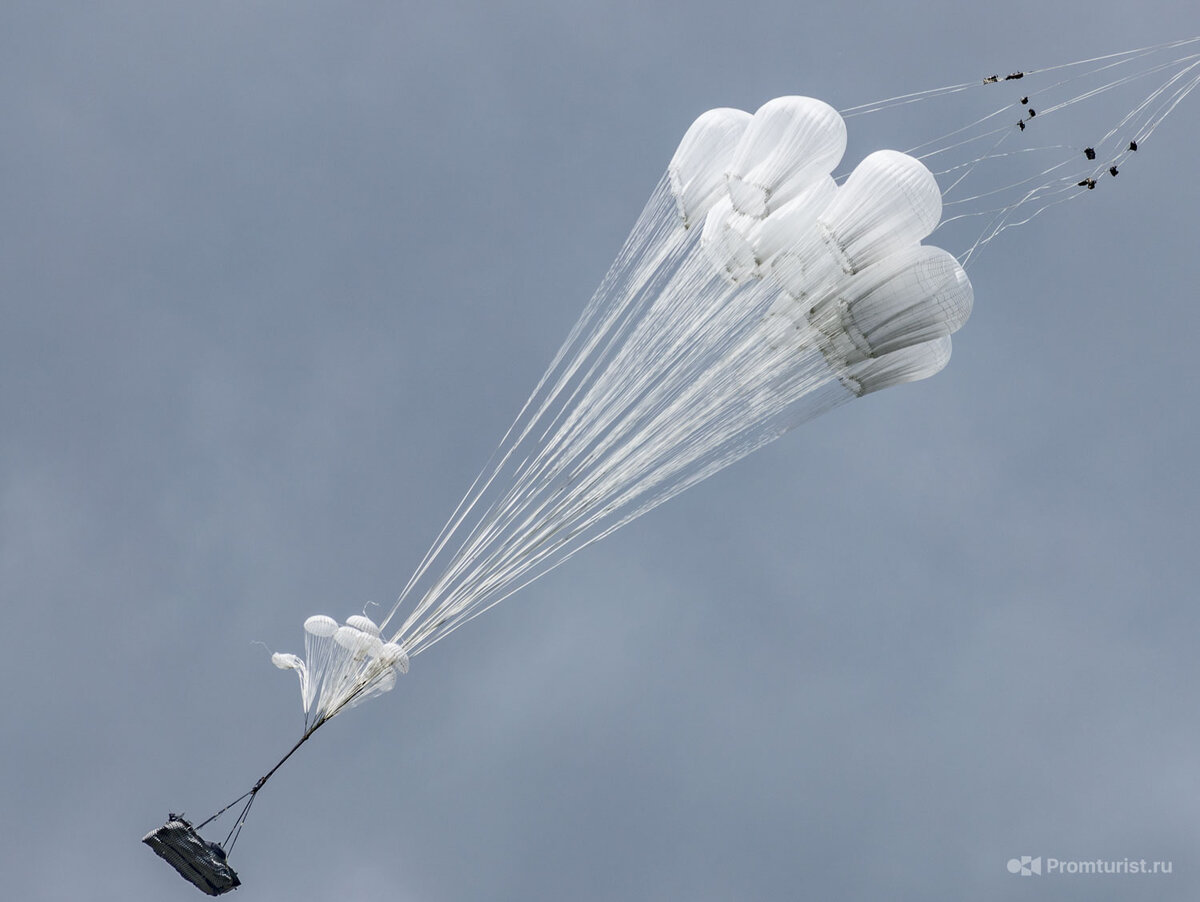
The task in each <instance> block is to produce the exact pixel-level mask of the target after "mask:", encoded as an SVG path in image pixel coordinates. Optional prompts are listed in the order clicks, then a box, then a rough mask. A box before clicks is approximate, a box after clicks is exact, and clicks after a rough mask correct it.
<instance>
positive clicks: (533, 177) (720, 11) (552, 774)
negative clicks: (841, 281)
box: [0, 0, 1200, 902]
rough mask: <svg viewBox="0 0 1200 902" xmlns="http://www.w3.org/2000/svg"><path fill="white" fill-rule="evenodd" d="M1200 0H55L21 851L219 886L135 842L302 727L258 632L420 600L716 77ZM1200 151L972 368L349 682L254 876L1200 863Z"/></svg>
mask: <svg viewBox="0 0 1200 902" xmlns="http://www.w3.org/2000/svg"><path fill="white" fill-rule="evenodd" d="M1197 34H1200V11H1198V9H1197V7H1196V4H1195V3H1194V2H1192V0H1145V2H1141V3H1138V4H1129V3H1123V4H1116V3H1111V2H1108V0H1100V2H1089V3H1075V2H1056V3H1046V2H1045V0H1004V2H993V3H986V4H963V3H961V2H957V0H920V2H914V3H895V2H882V0H862V2H859V3H854V4H832V3H821V4H817V3H804V2H794V0H793V2H786V3H784V2H766V0H762V2H760V0H745V2H741V3H722V4H717V3H711V2H708V0H698V2H688V3H684V2H656V0H641V2H633V0H630V2H616V3H582V2H562V0H559V2H549V0H546V2H522V3H474V4H473V3H465V2H438V3H421V4H414V3H409V2H374V3H365V2H364V3H341V4H314V3H308V2H286V3H285V2H252V0H251V2H221V3H186V4H185V3H122V2H110V3H96V2H78V3H56V2H21V0H6V2H5V3H3V4H2V5H0V123H2V124H0V192H2V194H0V298H2V303H3V325H2V328H0V596H2V599H3V616H4V618H5V630H4V637H5V642H4V645H5V647H4V650H3V654H2V655H0V679H2V680H3V685H5V686H7V687H8V690H7V693H6V698H7V700H8V701H7V703H6V706H5V707H6V711H7V713H6V716H5V717H4V719H3V728H2V729H3V742H2V743H0V812H2V813H0V817H2V818H3V822H4V836H5V840H4V843H3V844H2V846H0V863H2V865H3V873H4V886H5V889H4V895H5V897H6V898H10V899H18V900H41V899H46V900H63V899H87V900H95V902H101V900H118V899H119V900H128V899H138V900H141V899H147V900H148V899H154V900H169V899H181V900H182V899H194V898H198V895H197V893H196V891H195V890H194V889H192V888H191V887H190V886H188V885H187V884H186V883H184V882H183V881H182V880H180V879H179V877H178V876H177V875H176V874H175V873H174V872H172V871H171V870H170V869H169V868H168V867H167V866H166V865H165V864H163V863H162V862H160V861H158V860H157V859H156V858H155V857H154V856H153V855H152V853H151V852H150V851H149V850H148V849H146V848H145V847H143V846H142V845H140V843H139V839H140V837H141V836H142V835H143V834H144V833H145V832H146V831H147V830H149V829H151V828H153V827H155V826H157V825H158V824H160V823H161V822H162V819H163V817H164V816H165V815H166V813H167V811H168V809H170V810H175V811H180V810H182V811H185V812H186V813H187V814H188V815H190V816H195V817H197V818H202V817H203V816H206V815H207V814H209V813H211V812H212V811H214V810H216V809H217V808H218V807H219V806H220V805H221V804H223V803H224V802H226V801H229V800H230V799H231V798H233V797H234V796H236V795H238V794H240V793H241V792H243V791H244V790H245V789H247V788H249V786H250V784H251V783H253V781H254V780H255V779H256V778H257V777H258V776H260V775H261V773H262V772H263V771H264V770H265V769H266V768H267V767H268V766H269V765H270V764H271V763H273V761H274V760H275V758H276V757H277V756H278V755H279V754H281V753H282V752H283V751H284V750H285V749H286V748H287V747H288V746H289V745H290V744H291V743H292V741H293V740H294V738H295V737H296V736H297V735H298V733H299V730H300V726H301V715H300V710H299V700H298V693H297V692H296V685H295V680H294V678H293V677H291V676H290V675H287V674H282V673H280V672H278V671H276V670H274V669H273V668H272V667H271V666H270V662H269V659H268V655H267V652H266V651H265V650H264V648H263V646H262V645H257V644H254V643H255V642H262V643H265V644H266V645H268V646H270V647H271V648H272V649H276V650H284V651H286V650H301V649H300V646H301V644H302V643H301V638H302V633H301V623H302V622H303V620H304V618H305V617H307V616H308V615H309V614H312V613H316V612H327V613H330V614H333V615H334V616H337V617H339V618H343V617H345V616H347V615H349V614H352V613H356V612H358V611H360V610H361V609H362V607H363V605H364V604H365V603H366V602H367V601H370V600H374V601H376V602H379V603H381V604H383V605H385V606H386V605H388V604H389V603H390V601H391V600H392V599H393V598H394V597H395V596H396V594H397V593H398V592H399V590H400V588H401V587H402V586H403V584H404V582H405V581H406V580H407V578H408V575H409V574H410V572H411V570H412V568H413V567H414V566H415V565H416V563H417V561H418V560H419V559H420V557H421V555H422V554H423V553H424V551H425V549H426V548H427V547H428V545H429V543H430V541H431V540H432V538H433V536H434V534H435V533H436V531H437V530H438V529H439V528H440V526H441V524H442V522H443V521H444V519H445V517H446V516H447V515H448V514H449V512H450V510H451V509H452V507H453V505H454V503H455V502H456V501H457V499H458V497H459V496H460V495H461V493H462V492H463V490H465V488H466V487H467V485H468V483H469V481H470V480H471V478H472V477H473V476H474V475H475V473H476V472H477V470H478V469H479V467H480V466H481V465H482V463H483V461H484V460H485V459H486V458H487V455H488V454H489V453H490V451H491V449H492V447H493V446H494V444H495V442H496V440H497V439H498V437H499V436H500V434H501V433H502V432H503V429H504V428H505V426H506V425H507V423H508V421H509V419H510V418H511V416H512V414H513V413H514V412H515V411H516V409H517V408H518V407H519V406H520V404H521V402H522V401H523V400H524V398H525V397H526V395H527V393H528V391H529V389H530V388H531V387H532V386H533V384H534V382H535V380H536V378H537V376H538V375H539V374H540V372H541V370H542V367H543V366H544V364H545V363H546V362H547V361H548V360H549V359H550V357H551V355H552V354H553V352H554V351H555V349H556V348H557V347H558V344H559V342H560V341H561V339H562V338H563V336H564V335H565V334H566V332H567V329H568V328H569V326H570V324H571V323H572V322H573V320H574V318H575V316H576V314H577V313H578V311H579V310H580V309H581V308H582V306H583V304H584V302H585V301H586V299H587V297H588V296H589V295H590V294H591V292H592V290H593V288H594V287H595V285H596V284H597V283H598V282H599V280H600V277H601V276H602V275H603V273H604V271H605V269H606V267H607V265H608V263H609V262H610V261H611V259H612V257H613V255H614V253H615V252H616V250H617V248H618V247H619V245H620V243H621V241H622V240H623V238H624V235H625V234H626V231H627V230H628V228H629V226H630V225H632V223H633V221H634V219H635V217H636V215H637V213H638V211H639V210H640V209H641V205H642V203H643V201H644V199H645V197H646V196H647V194H648V193H649V191H650V188H651V187H652V186H653V185H654V183H655V181H656V179H657V178H658V176H659V175H660V173H661V172H662V171H663V169H664V168H665V165H666V162H667V160H668V159H669V158H670V155H671V153H672V151H673V149H674V147H675V144H676V143H677V141H678V139H679V137H680V136H681V135H682V134H683V132H684V130H685V129H686V128H687V126H688V124H689V123H690V122H691V120H692V119H693V118H694V117H695V116H696V115H698V114H699V113H700V112H702V111H703V110H705V109H708V108H710V107H714V106H738V107H742V108H748V109H751V110H753V109H754V108H755V107H757V106H758V105H760V104H761V103H763V102H764V101H766V100H767V99H769V98H771V97H774V96H777V95H780V94H798V93H799V94H810V95H813V96H816V97H821V98H823V99H826V100H828V101H829V102H830V103H832V104H834V105H835V106H838V107H846V106H850V105H853V104H857V103H862V102H865V101H869V100H874V99H878V98H882V97H889V96H892V95H896V94H901V93H904V92H907V91H914V90H920V89H923V88H930V87H935V86H938V85H943V84H947V83H954V82H960V81H970V80H973V79H975V78H978V77H981V76H983V75H987V74H990V73H992V72H1006V71H1011V70H1013V69H1021V68H1029V67H1038V66H1047V65H1053V64H1055V63H1060V62H1068V61H1071V60H1077V59H1082V58H1086V57H1092V56H1096V55H1099V54H1102V53H1107V52H1111V51H1116V50H1122V49H1128V48H1132V47H1138V46H1143V45H1149V44H1156V43H1159V42H1162V41H1167V40H1171V39H1174V38H1181V37H1189V36H1193V35H1197ZM922 109H925V108H922ZM954 112H955V110H954V107H953V105H952V104H950V105H948V106H947V108H946V113H945V115H946V116H947V118H948V119H949V118H952V116H953V114H954ZM1118 112H1120V111H1118ZM938 115H940V114H938ZM860 121H864V120H854V121H853V122H852V123H851V132H852V135H854V134H861V133H860V132H856V129H859V128H860V126H859V125H858V124H857V123H859V122H860ZM861 127H863V128H867V127H869V126H861ZM881 140H886V139H881ZM1197 147H1200V93H1198V94H1196V95H1193V96H1192V97H1190V98H1189V99H1188V100H1187V101H1185V102H1184V104H1182V105H1181V106H1180V107H1179V108H1178V109H1177V110H1176V112H1175V114H1174V116H1173V117H1172V118H1170V119H1168V120H1167V122H1166V123H1165V124H1164V125H1163V127H1162V128H1161V129H1159V131H1158V132H1156V133H1155V135H1154V139H1153V141H1151V142H1147V145H1146V146H1145V147H1144V148H1142V151H1141V152H1139V155H1138V158H1137V159H1136V160H1135V161H1131V163H1130V165H1129V166H1128V168H1127V171H1126V172H1125V173H1124V174H1123V176H1122V178H1121V179H1119V180H1116V181H1114V182H1112V183H1110V184H1109V185H1107V186H1106V189H1107V190H1106V191H1105V192H1103V193H1102V192H1096V197H1094V198H1092V197H1089V198H1087V203H1082V202H1081V203H1077V204H1070V205H1066V206H1063V207H1060V208H1058V209H1056V210H1054V211H1050V212H1048V213H1047V214H1046V215H1044V216H1043V217H1041V218H1040V219H1038V220H1037V221H1035V222H1034V223H1032V224H1031V225H1029V226H1028V227H1025V228H1023V229H1019V230H1015V231H1012V232H1010V233H1007V234H1006V235H1005V236H1004V239H1003V240H1002V241H998V242H996V243H995V244H994V245H993V246H992V247H991V248H989V253H988V254H987V255H985V256H984V257H983V258H982V259H981V261H980V263H979V265H978V266H977V267H975V268H974V269H973V270H972V272H971V275H972V279H973V281H974V284H975V290H976V307H975V314H974V316H973V318H972V320H971V322H970V323H969V324H968V326H967V327H966V329H965V330H964V331H963V332H962V333H960V335H959V336H957V337H956V343H955V359H954V361H953V362H952V363H951V365H950V367H949V368H948V369H947V370H946V371H945V372H944V373H942V374H940V375H939V376H938V377H937V378H935V379H932V380H929V381H927V382H924V383H921V384H919V385H916V386H905V387H902V388H900V389H895V390H891V391H888V392H883V393H881V394H878V395H874V396H872V397H870V398H867V399H865V400H863V401H860V402H856V403H854V404H851V405H848V406H847V407H845V408H843V409H840V410H838V411H836V412H834V413H833V414H831V415H829V416H827V417H825V418H823V419H820V420H817V421H815V422H813V423H811V424H809V425H808V426H806V427H804V428H802V429H800V430H798V431H796V432H794V433H792V434H790V435H789V436H787V437H785V438H784V439H782V440H781V441H778V442H776V443H774V444H773V445H771V446H770V447H768V448H767V449H765V450H764V451H761V452H759V453H758V454H756V455H754V456H753V457H751V458H749V459H747V460H746V461H744V462H742V463H740V464H739V465H737V466H736V467H733V468H731V469H730V470H727V471H725V472H723V473H721V474H720V475H718V476H717V477H715V478H714V479H712V480H710V481H708V482H707V483H705V484H703V485H701V486H699V487H697V488H696V489H693V490H692V491H690V492H688V493H686V494H685V495H683V496H681V497H680V498H678V499H676V500H674V501H673V502H671V503H670V504H669V505H666V506H664V507H663V508H661V509H659V510H657V511H655V512H654V513H652V514H650V515H649V516H647V517H645V518H643V519H641V520H638V521H637V522H635V523H634V524H632V525H630V526H629V527H627V528H625V529H624V530H622V531H621V532H619V533H617V534H615V535H614V536H612V537H611V538H609V539H608V540H606V541H605V542H603V543H601V544H599V545H596V546H593V547H592V548H590V549H589V550H588V551H587V552H585V553H584V554H582V555H580V556H579V557H577V558H575V559H574V560H572V561H571V562H570V563H569V564H568V565H567V566H565V567H562V568H560V569H559V570H557V571H555V572H554V573H553V574H551V575H550V576H549V577H547V578H546V579H544V580H542V581H541V582H539V583H536V584H535V585H533V586H531V587H529V588H528V589H526V590H524V591H523V592H522V593H520V595H518V596H516V597H514V598H512V599H510V600H509V601H506V602H505V603H504V604H503V605H501V606H500V607H498V608H496V609H495V610H494V611H492V612H490V613H489V614H488V615H486V616H485V617H483V618H480V619H478V620H476V621H474V622H472V623H471V624H470V625H469V626H468V627H467V628H464V629H462V630H460V631H459V632H457V633H455V634H454V636H453V637H452V638H451V639H450V640H448V641H446V642H444V643H441V644H440V645H438V646H437V647H436V648H435V649H434V650H433V651H432V652H431V653H429V654H427V655H422V656H421V657H420V658H418V659H417V660H416V661H415V662H414V666H413V669H412V672H411V673H410V674H409V675H408V676H407V677H405V678H404V680H403V681H402V682H401V684H400V686H399V687H398V688H397V690H396V691H395V692H393V693H391V694H390V695H388V696H385V697H383V698H382V699H379V700H377V701H373V702H371V703H370V704H368V705H366V706H364V707H362V708H359V709H357V710H354V711H352V712H350V713H348V714H347V715H345V716H344V717H341V718H339V719H338V720H337V721H336V722H335V723H334V724H331V725H330V726H329V727H328V728H327V729H326V730H323V731H322V733H321V734H320V735H318V736H317V737H316V738H315V739H314V740H313V742H312V743H310V744H309V745H308V746H306V747H305V749H304V751H303V753H302V754H301V755H299V756H297V757H296V758H295V759H294V760H293V761H292V762H290V763H289V764H288V766H287V767H286V768H285V769H284V770H282V771H280V773H279V775H278V776H277V777H276V778H275V779H274V780H273V781H272V783H271V784H270V786H269V787H268V788H267V789H266V790H265V791H264V792H263V794H262V795H261V796H260V797H259V800H258V802H257V804H256V806H255V809H254V812H253V815H252V817H251V819H250V821H249V823H248V826H247V828H246V831H245V833H244V834H243V836H242V838H241V840H240V842H239V844H238V846H237V850H236V853H235V854H234V858H233V863H234V864H235V865H236V866H237V867H238V869H239V871H240V873H241V876H242V879H243V882H244V886H243V887H242V889H240V890H239V891H238V896H237V898H239V899H242V900H264V902H265V900H284V899H295V898H301V897H302V898H308V899H377V898H386V899H395V900H405V902H409V900H411V902H460V900H461V902H466V900H497V902H502V900H522V902H529V900H554V902H562V900H572V902H615V900H630V899H634V900H643V899H644V900H687V902H706V900H714V902H715V900H790V899H809V898H812V899H845V900H861V899H971V900H1001V899H1022V898H1028V899H1039V900H1040V899H1047V900H1076V899H1078V900H1082V899H1087V900H1129V899H1154V900H1175V899H1179V900H1182V899H1195V898H1197V897H1198V896H1200V847H1198V843H1197V837H1198V836H1200V801H1198V800H1200V771H1198V765H1197V752H1196V750H1197V748H1198V747H1200V726H1198V723H1197V702H1198V701H1200V655H1197V654H1196V641H1197V636H1198V635H1200V610H1198V608H1197V604H1196V594H1197V591H1196V586H1197V581H1198V580H1197V577H1198V576H1200V557H1198V555H1197V551H1196V526H1195V519H1196V513H1197V510H1198V509H1200V477H1197V475H1196V461H1197V460H1198V459H1200V435H1198V432H1197V425H1196V398H1197V390H1198V387H1200V364H1198V363H1197V360H1196V355H1195V344H1194V337H1195V335H1196V334H1198V333H1200V305H1197V303H1196V302H1197V288H1196V286H1197V284H1198V283H1200V254H1198V253H1197V229H1196V219H1195V217H1196V201H1197V197H1198V190H1197V187H1196V184H1197V182H1196V165H1195V156H1196V148H1197ZM863 149H870V148H860V150H863ZM1134 163H1136V165H1134ZM217 832H218V833H223V831H221V830H218V831H217ZM216 838H220V837H219V836H218V837H216ZM1020 855H1031V856H1043V857H1046V858H1049V857H1055V858H1058V859H1061V860H1068V859H1096V858H1105V859H1124V858H1135V859H1140V858H1143V857H1144V858H1146V859H1151V860H1154V859H1158V860H1163V861H1171V862H1172V864H1173V868H1174V873H1173V874H1171V875H1170V876H1158V877H1134V876H1129V875H1125V876H1105V877H1082V876H1074V877H1072V876H1058V877H1054V876H1049V875H1043V876H1041V877H1040V878H1023V877H1020V876H1014V875H1012V874H1010V873H1008V871H1007V868H1006V862H1007V861H1008V860H1009V859H1010V858H1012V857H1014V856H1020Z"/></svg>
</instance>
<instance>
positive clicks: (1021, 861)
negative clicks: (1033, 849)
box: [1008, 855, 1042, 877]
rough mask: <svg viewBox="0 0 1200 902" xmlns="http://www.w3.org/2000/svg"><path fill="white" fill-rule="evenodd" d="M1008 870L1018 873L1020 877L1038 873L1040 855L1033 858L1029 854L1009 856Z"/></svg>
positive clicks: (1040, 864)
mask: <svg viewBox="0 0 1200 902" xmlns="http://www.w3.org/2000/svg"><path fill="white" fill-rule="evenodd" d="M1008 872H1009V873H1010V874H1020V875H1021V876H1022V877H1032V876H1033V875H1034V874H1039V875H1040V874H1041V873H1042V856H1041V855H1039V856H1038V857H1037V858H1034V857H1033V856H1031V855H1022V856H1021V857H1020V858H1010V859H1008Z"/></svg>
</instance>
